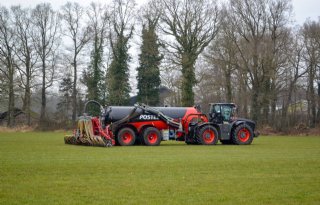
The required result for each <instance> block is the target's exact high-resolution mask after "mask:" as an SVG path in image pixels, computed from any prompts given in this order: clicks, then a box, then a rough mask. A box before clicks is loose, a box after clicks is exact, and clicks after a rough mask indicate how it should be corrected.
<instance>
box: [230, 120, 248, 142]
mask: <svg viewBox="0 0 320 205" xmlns="http://www.w3.org/2000/svg"><path fill="white" fill-rule="evenodd" d="M252 140H253V131H252V128H251V127H250V126H248V125H246V124H241V125H239V126H238V127H236V129H235V130H234V132H233V134H232V142H233V143H234V144H236V145H249V144H251V143H252Z"/></svg>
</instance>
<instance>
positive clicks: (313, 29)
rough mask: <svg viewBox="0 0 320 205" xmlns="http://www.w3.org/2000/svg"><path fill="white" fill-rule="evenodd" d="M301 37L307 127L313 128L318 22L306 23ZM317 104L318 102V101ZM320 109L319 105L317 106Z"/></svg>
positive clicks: (318, 65)
mask: <svg viewBox="0 0 320 205" xmlns="http://www.w3.org/2000/svg"><path fill="white" fill-rule="evenodd" d="M302 36H303V41H304V45H305V52H304V60H305V62H306V66H307V72H308V80H307V86H308V87H307V99H308V114H309V116H310V117H309V119H310V122H309V125H310V126H311V127H315V125H316V123H317V94H316V89H315V84H316V80H319V79H320V77H319V75H320V74H318V79H317V69H319V68H320V20H319V21H318V22H316V21H306V22H305V23H304V25H303V28H302ZM318 97H319V96H318ZM318 102H319V100H318ZM318 106H319V107H320V105H318Z"/></svg>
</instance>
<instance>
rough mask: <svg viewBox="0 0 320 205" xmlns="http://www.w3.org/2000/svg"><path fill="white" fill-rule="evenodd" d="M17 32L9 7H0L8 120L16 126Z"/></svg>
mask: <svg viewBox="0 0 320 205" xmlns="http://www.w3.org/2000/svg"><path fill="white" fill-rule="evenodd" d="M14 46H15V33H14V29H13V26H12V16H11V14H10V12H9V11H8V9H7V8H5V7H0V62H1V63H0V64H2V65H3V66H0V71H1V73H2V74H3V75H4V76H5V78H6V80H7V86H8V87H7V89H8V91H9V92H8V94H9V101H8V121H7V125H8V126H9V127H12V126H14V77H15V71H16V66H15V64H16V62H15V54H14V49H15V48H14Z"/></svg>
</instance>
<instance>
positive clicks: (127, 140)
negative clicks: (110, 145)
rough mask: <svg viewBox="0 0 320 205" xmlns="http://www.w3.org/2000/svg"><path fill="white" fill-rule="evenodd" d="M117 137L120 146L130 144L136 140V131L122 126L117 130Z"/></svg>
mask: <svg viewBox="0 0 320 205" xmlns="http://www.w3.org/2000/svg"><path fill="white" fill-rule="evenodd" d="M117 139H118V142H119V144H120V145H121V146H130V145H133V144H134V142H135V141H136V133H135V132H134V131H133V129H131V128H129V127H124V128H122V129H121V130H120V131H119V132H118V134H117Z"/></svg>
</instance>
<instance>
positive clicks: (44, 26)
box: [32, 3, 60, 127]
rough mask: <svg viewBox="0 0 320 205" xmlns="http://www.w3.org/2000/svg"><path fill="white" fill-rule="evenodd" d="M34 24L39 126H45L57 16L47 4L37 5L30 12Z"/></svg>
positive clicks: (53, 69)
mask: <svg viewBox="0 0 320 205" xmlns="http://www.w3.org/2000/svg"><path fill="white" fill-rule="evenodd" d="M32 19H33V24H34V33H33V43H34V45H35V49H36V52H37V54H38V55H39V58H40V61H41V74H42V86H41V112H40V126H41V127H43V126H45V125H46V122H47V119H46V118H47V117H46V104H47V102H46V90H47V88H49V87H50V86H52V84H53V78H54V76H55V60H56V56H55V55H56V53H55V51H56V49H57V47H58V44H57V40H58V39H59V26H60V24H59V23H60V22H59V16H58V15H57V13H56V12H54V11H53V10H52V8H51V5H50V4H49V3H42V4H38V5H37V6H36V8H34V9H33V10H32Z"/></svg>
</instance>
